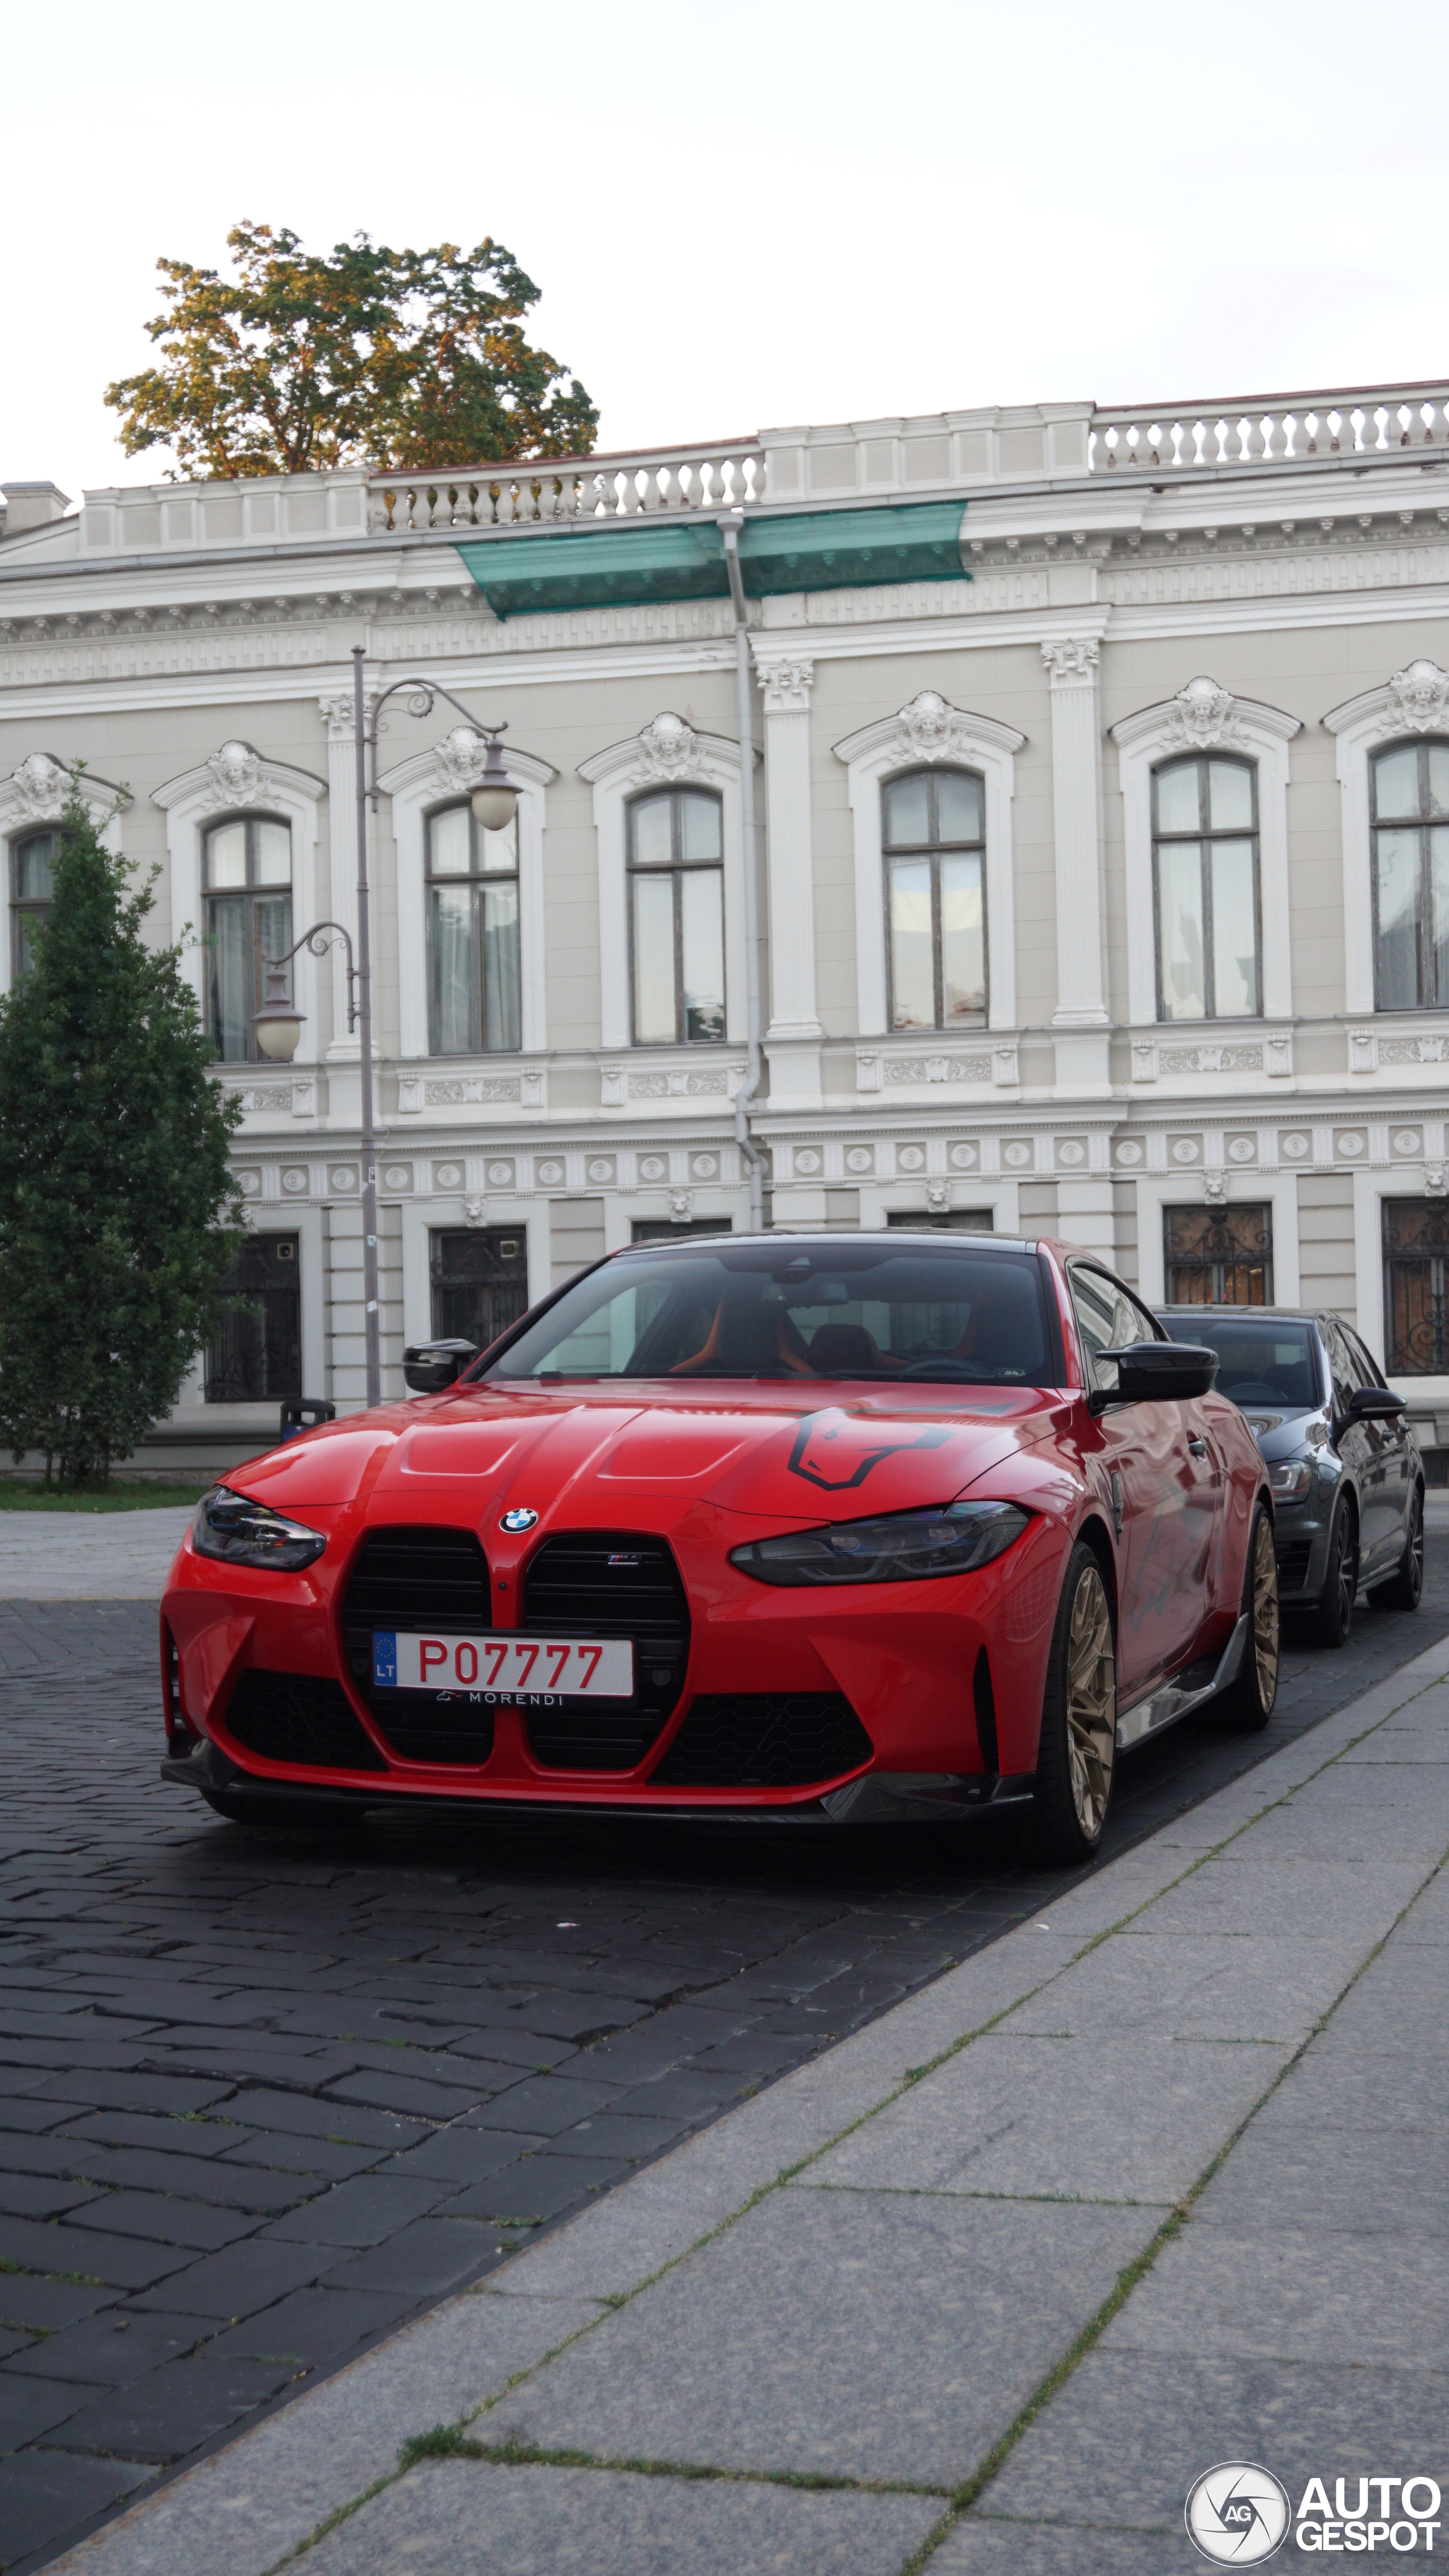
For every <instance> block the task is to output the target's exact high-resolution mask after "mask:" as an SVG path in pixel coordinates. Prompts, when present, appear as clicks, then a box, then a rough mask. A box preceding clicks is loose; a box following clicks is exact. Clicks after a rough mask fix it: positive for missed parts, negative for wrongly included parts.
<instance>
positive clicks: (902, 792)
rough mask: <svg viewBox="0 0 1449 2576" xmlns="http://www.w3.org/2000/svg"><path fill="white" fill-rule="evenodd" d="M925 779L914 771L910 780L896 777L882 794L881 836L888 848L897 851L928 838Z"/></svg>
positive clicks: (921, 772) (920, 771)
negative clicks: (883, 803)
mask: <svg viewBox="0 0 1449 2576" xmlns="http://www.w3.org/2000/svg"><path fill="white" fill-rule="evenodd" d="M926 794H927V791H926V777H925V772H924V771H923V770H918V771H917V772H916V774H915V776H914V777H913V778H897V779H896V780H895V781H894V782H893V784H892V785H891V786H889V787H888V788H887V789H886V791H885V837H886V847H887V848H888V849H897V850H898V849H900V848H902V847H903V846H905V845H907V844H909V843H910V842H912V841H926V840H929V839H930V824H929V819H928V811H929V809H928V806H927V802H926Z"/></svg>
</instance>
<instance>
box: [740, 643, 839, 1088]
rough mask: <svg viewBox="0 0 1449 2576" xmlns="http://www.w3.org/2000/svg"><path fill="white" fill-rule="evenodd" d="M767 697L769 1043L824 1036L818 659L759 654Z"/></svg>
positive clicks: (766, 807)
mask: <svg viewBox="0 0 1449 2576" xmlns="http://www.w3.org/2000/svg"><path fill="white" fill-rule="evenodd" d="M755 667H756V669H757V671H758V673H759V679H760V686H761V689H762V690H763V692H764V702H765V815H766V825H767V831H768V841H769V873H770V1000H771V1009H770V1025H769V1030H768V1041H769V1042H770V1043H771V1044H773V1043H774V1042H775V1041H776V1040H788V1039H794V1038H817V1039H818V1038H820V1037H822V1036H823V1035H824V1031H823V1030H822V1028H821V1026H820V1022H819V1020H818V1018H817V1017H816V1013H815V894H814V859H813V847H812V834H811V819H810V691H811V687H812V685H813V682H814V678H815V665H814V663H813V661H809V660H806V659H804V658H802V657H801V656H799V655H780V656H776V655H770V656H768V657H764V656H761V655H759V654H758V653H757V654H756V657H755Z"/></svg>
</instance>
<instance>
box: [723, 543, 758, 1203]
mask: <svg viewBox="0 0 1449 2576" xmlns="http://www.w3.org/2000/svg"><path fill="white" fill-rule="evenodd" d="M720 533H721V535H722V536H723V538H724V550H725V564H726V568H727V569H728V572H729V577H730V597H731V599H732V600H733V602H734V610H735V700H736V715H737V719H738V723H739V731H740V821H741V827H742V834H743V839H744V845H745V997H746V999H745V1010H746V1021H745V1027H746V1044H747V1049H748V1079H747V1080H746V1083H745V1086H744V1089H743V1090H742V1091H737V1092H736V1094H735V1143H736V1144H737V1145H738V1147H739V1149H740V1153H741V1156H742V1158H743V1160H744V1164H745V1169H746V1171H747V1172H748V1173H749V1179H750V1232H751V1233H752V1234H763V1232H764V1230H765V1158H764V1156H763V1154H762V1153H761V1152H760V1149H759V1147H758V1145H757V1144H756V1143H755V1142H754V1139H753V1138H752V1136H751V1134H750V1116H749V1113H750V1103H751V1102H752V1100H753V1099H754V1097H755V1094H756V1092H757V1091H758V1090H759V1087H760V1074H761V1061H760V923H759V899H758V886H757V878H756V871H757V866H758V853H757V852H756V849H755V739H754V731H755V728H754V705H753V699H752V694H751V689H750V642H749V632H748V627H747V624H746V610H745V586H744V583H743V582H742V581H741V579H740V532H739V529H738V527H737V526H736V525H735V523H734V522H733V521H732V520H731V521H727V522H722V523H721V528H720Z"/></svg>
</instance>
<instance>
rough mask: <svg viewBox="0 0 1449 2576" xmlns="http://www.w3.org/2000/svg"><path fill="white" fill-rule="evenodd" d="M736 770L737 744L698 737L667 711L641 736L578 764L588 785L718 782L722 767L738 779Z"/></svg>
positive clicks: (714, 737)
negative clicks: (699, 780)
mask: <svg viewBox="0 0 1449 2576" xmlns="http://www.w3.org/2000/svg"><path fill="white" fill-rule="evenodd" d="M739 766H740V750H739V744H738V743H736V742H731V741H729V740H728V738H727V737H726V736H725V735H723V734H717V733H698V732H696V730H695V728H694V726H693V725H691V724H686V722H685V720H684V718H683V716H677V715H674V714H673V713H671V712H669V711H668V710H666V711H665V712H663V713H662V714H660V715H657V716H655V717H654V718H653V720H652V722H651V723H649V724H647V725H645V727H644V729H643V731H642V733H637V734H633V735H631V736H630V738H629V739H628V741H626V742H615V743H611V744H610V745H609V747H608V749H607V750H606V751H596V752H593V753H591V754H590V756H589V758H588V759H587V760H581V761H580V762H579V764H578V773H577V774H578V776H579V777H580V778H583V779H586V780H587V781H588V783H589V785H590V786H591V787H617V786H620V785H627V786H630V787H645V786H650V787H674V786H688V785H689V783H690V781H691V780H693V779H699V778H704V779H708V780H709V781H710V782H711V784H717V783H718V773H719V772H720V770H721V769H727V770H728V772H729V775H730V776H731V777H732V778H737V777H738V775H739Z"/></svg>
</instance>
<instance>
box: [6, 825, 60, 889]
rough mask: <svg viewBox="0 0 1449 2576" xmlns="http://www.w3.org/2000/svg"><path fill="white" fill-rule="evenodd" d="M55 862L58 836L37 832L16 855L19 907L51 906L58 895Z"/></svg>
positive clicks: (16, 882) (24, 842)
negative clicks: (35, 904) (38, 904)
mask: <svg viewBox="0 0 1449 2576" xmlns="http://www.w3.org/2000/svg"><path fill="white" fill-rule="evenodd" d="M54 860H55V834H54V833H53V832H33V833H32V834H31V836H30V839H29V840H28V841H21V842H19V843H18V844H17V846H16V851H15V900H16V902H17V903H49V901H50V898H51V896H52V895H53V894H54V892H55V886H54V883H53V880H52V874H51V871H52V868H53V865H54Z"/></svg>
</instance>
